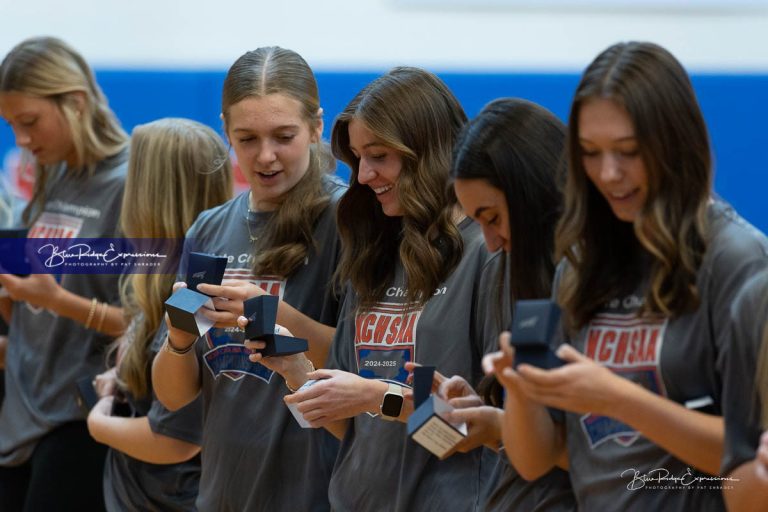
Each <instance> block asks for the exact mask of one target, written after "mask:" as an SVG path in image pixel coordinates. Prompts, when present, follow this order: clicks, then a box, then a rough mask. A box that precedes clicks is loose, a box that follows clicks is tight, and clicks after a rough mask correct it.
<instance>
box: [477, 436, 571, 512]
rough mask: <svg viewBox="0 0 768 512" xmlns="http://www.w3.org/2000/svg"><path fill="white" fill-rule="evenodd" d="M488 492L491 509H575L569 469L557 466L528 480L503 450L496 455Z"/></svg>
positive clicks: (539, 511)
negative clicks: (530, 480)
mask: <svg viewBox="0 0 768 512" xmlns="http://www.w3.org/2000/svg"><path fill="white" fill-rule="evenodd" d="M489 451H490V450H489ZM486 494H487V496H488V497H487V498H486V503H485V510H486V511H488V512H490V511H494V512H507V511H510V510H521V511H523V510H524V511H526V512H567V511H573V510H576V499H575V497H574V496H573V490H572V489H571V480H570V478H569V476H568V472H567V471H563V470H562V469H560V468H554V469H552V470H551V471H550V472H549V473H547V474H546V475H544V476H542V477H541V478H538V479H536V480H534V481H533V482H526V481H525V479H524V478H523V477H521V476H520V474H519V473H518V472H517V470H516V469H515V467H514V466H513V465H512V464H510V462H509V459H508V458H507V455H506V453H504V450H500V451H499V453H498V454H496V458H495V466H494V468H493V471H492V473H491V477H490V478H489V480H488V482H487V484H486Z"/></svg>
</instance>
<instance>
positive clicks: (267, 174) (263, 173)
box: [256, 171, 281, 178]
mask: <svg viewBox="0 0 768 512" xmlns="http://www.w3.org/2000/svg"><path fill="white" fill-rule="evenodd" d="M280 172H281V171H257V172H256V174H258V175H259V176H264V177H265V178H271V177H272V176H275V175H276V174H278V173H280Z"/></svg>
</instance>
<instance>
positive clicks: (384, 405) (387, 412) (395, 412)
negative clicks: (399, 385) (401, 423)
mask: <svg viewBox="0 0 768 512" xmlns="http://www.w3.org/2000/svg"><path fill="white" fill-rule="evenodd" d="M402 410H403V397H402V396H400V395H396V394H394V393H387V394H386V395H384V400H383V401H382V402H381V414H383V415H384V416H390V417H397V416H400V411H402Z"/></svg>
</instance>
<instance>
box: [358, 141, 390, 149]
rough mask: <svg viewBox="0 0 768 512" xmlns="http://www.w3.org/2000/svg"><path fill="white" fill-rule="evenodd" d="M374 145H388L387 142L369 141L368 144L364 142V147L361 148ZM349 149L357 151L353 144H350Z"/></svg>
mask: <svg viewBox="0 0 768 512" xmlns="http://www.w3.org/2000/svg"><path fill="white" fill-rule="evenodd" d="M373 146H381V147H384V148H386V147H388V146H387V145H386V144H383V143H381V142H377V141H374V142H369V143H367V144H363V147H362V148H361V149H368V148H370V147H373ZM349 149H351V150H352V151H357V150H356V149H355V147H354V146H353V145H352V144H350V145H349Z"/></svg>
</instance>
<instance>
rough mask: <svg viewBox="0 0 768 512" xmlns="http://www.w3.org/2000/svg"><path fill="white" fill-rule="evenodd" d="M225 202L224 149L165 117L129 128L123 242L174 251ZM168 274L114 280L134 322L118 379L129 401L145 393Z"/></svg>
mask: <svg viewBox="0 0 768 512" xmlns="http://www.w3.org/2000/svg"><path fill="white" fill-rule="evenodd" d="M231 195H232V167H231V164H230V161H229V155H228V151H227V148H226V146H225V145H224V142H223V141H222V139H221V137H219V136H218V135H217V134H216V133H215V132H214V131H213V130H211V129H210V128H208V127H207V126H205V125H202V124H200V123H198V122H196V121H192V120H189V119H178V118H167V119H160V120H158V121H154V122H152V123H148V124H145V125H140V126H137V127H136V128H135V129H134V130H133V135H132V138H131V155H130V159H129V162H128V175H127V178H126V182H125V193H124V195H123V207H122V208H121V212H122V213H121V216H120V227H121V229H122V231H123V232H124V234H125V236H126V237H128V238H158V239H162V243H163V244H165V245H163V248H164V249H165V250H166V251H168V254H173V253H174V251H179V250H180V244H181V243H182V240H183V238H184V233H185V232H186V231H187V229H189V227H190V226H191V225H192V223H193V222H194V220H195V219H196V218H197V215H198V214H199V213H200V212H202V211H203V210H207V209H209V208H212V207H214V206H217V205H219V204H221V203H224V202H225V201H227V200H228V199H229V198H230V197H231ZM167 270H168V273H156V274H130V275H127V276H125V277H124V279H122V281H121V286H120V293H121V298H122V303H123V305H124V306H125V308H126V313H127V315H128V316H129V317H135V316H136V315H141V317H140V318H141V320H140V321H139V322H138V325H137V326H136V330H135V331H134V332H133V336H132V337H131V338H132V339H130V340H129V345H128V347H127V349H126V350H125V353H124V355H123V359H122V361H121V363H120V366H119V372H118V376H119V378H120V380H121V382H122V383H123V385H124V387H125V388H127V389H128V390H129V391H130V392H131V393H132V394H133V396H135V397H142V396H144V395H146V394H147V392H148V387H149V386H148V379H147V368H148V347H149V344H150V343H151V342H152V338H153V336H154V334H155V332H156V331H157V329H158V328H159V327H160V323H161V321H162V317H163V301H164V300H165V298H166V297H168V295H170V293H171V287H172V285H173V282H174V279H175V275H176V274H175V270H176V269H175V268H174V269H167Z"/></svg>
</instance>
